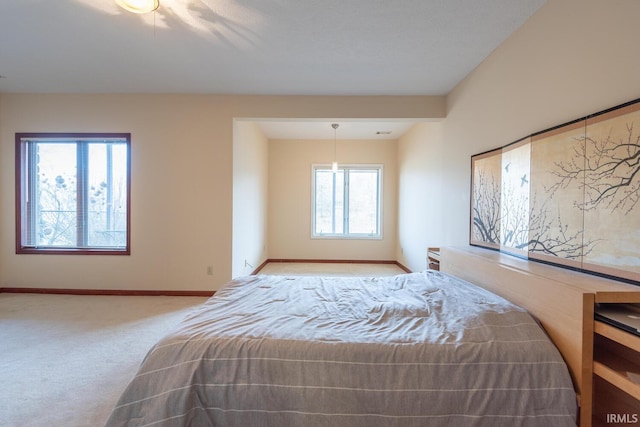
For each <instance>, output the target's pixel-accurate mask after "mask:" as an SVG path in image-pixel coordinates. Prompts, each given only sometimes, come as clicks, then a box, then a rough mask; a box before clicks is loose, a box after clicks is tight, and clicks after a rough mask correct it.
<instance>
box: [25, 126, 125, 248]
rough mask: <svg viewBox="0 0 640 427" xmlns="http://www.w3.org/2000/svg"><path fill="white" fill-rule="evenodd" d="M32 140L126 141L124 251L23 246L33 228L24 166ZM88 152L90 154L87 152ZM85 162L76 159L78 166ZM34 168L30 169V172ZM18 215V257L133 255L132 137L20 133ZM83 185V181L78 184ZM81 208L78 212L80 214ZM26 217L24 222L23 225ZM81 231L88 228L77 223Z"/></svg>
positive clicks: (101, 134) (92, 134)
mask: <svg viewBox="0 0 640 427" xmlns="http://www.w3.org/2000/svg"><path fill="white" fill-rule="evenodd" d="M29 139H44V140H46V139H51V140H53V139H62V140H69V141H73V140H75V141H76V142H80V141H82V140H99V139H123V140H124V141H125V144H126V153H127V161H126V165H125V170H126V176H127V177H126V178H127V179H126V192H127V198H126V209H127V213H126V220H125V224H126V225H125V226H126V238H125V246H124V247H113V248H111V247H98V246H94V247H91V246H87V247H84V246H69V247H55V246H33V245H26V244H23V243H24V242H23V237H24V235H25V233H24V230H25V228H28V227H29V222H30V221H29V219H28V218H27V215H29V214H30V212H29V211H28V209H27V208H26V206H25V205H24V203H23V202H24V199H25V197H26V196H27V193H28V192H29V191H30V189H29V188H28V185H27V175H26V174H27V173H28V171H25V170H24V166H25V165H26V163H27V162H28V161H29V160H30V159H28V158H27V157H26V156H27V153H26V145H27V142H28V140H29ZM85 151H86V150H85ZM80 162H81V160H77V159H76V166H77V165H78V164H79V163H80ZM32 166H33V165H29V166H27V168H30V167H32ZM15 174H16V176H15V179H16V182H15V196H16V202H15V215H16V254H51V255H131V133H73V132H60V133H49V132H47V133H40V132H28V133H16V134H15ZM78 181H82V180H80V179H79V180H78ZM82 197H83V195H82V194H78V198H82ZM78 210H79V208H76V211H78ZM23 214H24V219H25V221H23ZM76 228H77V229H82V230H83V231H82V233H84V230H85V229H84V227H79V226H78V223H76Z"/></svg>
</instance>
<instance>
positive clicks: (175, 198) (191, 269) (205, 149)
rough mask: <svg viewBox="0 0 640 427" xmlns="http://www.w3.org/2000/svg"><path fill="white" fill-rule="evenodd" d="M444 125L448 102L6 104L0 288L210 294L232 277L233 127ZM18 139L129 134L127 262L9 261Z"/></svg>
mask: <svg viewBox="0 0 640 427" xmlns="http://www.w3.org/2000/svg"><path fill="white" fill-rule="evenodd" d="M443 115H444V98H443V97H422V96H416V97H323V96H320V97H305V96H280V97H278V96H216V95H115V94H113V95H109V94H107V95H64V94H46V95H35V94H2V95H0V123H2V128H0V203H1V206H2V208H1V209H2V216H1V217H0V239H1V240H0V265H2V269H1V270H0V287H38V288H46V287H51V288H91V289H138V290H163V289H170V290H210V289H217V288H219V287H220V286H221V285H222V284H223V283H224V282H226V281H227V280H229V279H230V278H231V276H232V239H233V120H234V118H242V119H246V118H262V117H264V118H312V119H313V118H327V117H344V118H409V119H411V118H425V117H426V118H428V117H443ZM16 132H131V134H132V148H131V156H132V191H131V193H132V206H131V220H132V224H131V245H132V247H131V256H74V255H66V256H63V255H16V254H15V214H14V212H15V210H14V185H15V183H14V135H15V133H16ZM240 259H241V260H242V261H243V260H244V259H243V258H240ZM207 266H212V267H213V275H207Z"/></svg>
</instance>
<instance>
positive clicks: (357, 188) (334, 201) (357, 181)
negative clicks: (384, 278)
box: [312, 165, 382, 239]
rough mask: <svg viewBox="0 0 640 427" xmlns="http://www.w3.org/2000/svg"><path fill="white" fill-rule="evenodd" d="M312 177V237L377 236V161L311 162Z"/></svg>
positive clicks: (379, 180) (379, 191)
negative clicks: (372, 162) (336, 164)
mask: <svg viewBox="0 0 640 427" xmlns="http://www.w3.org/2000/svg"><path fill="white" fill-rule="evenodd" d="M312 181H313V183H312V186H313V209H312V211H313V221H312V222H313V230H312V236H313V237H318V238H320V237H330V238H362V239H379V238H381V232H380V227H381V202H382V166H381V165H353V166H349V165H344V166H341V167H339V168H338V170H337V171H335V172H334V171H333V170H332V169H331V166H326V165H313V179H312Z"/></svg>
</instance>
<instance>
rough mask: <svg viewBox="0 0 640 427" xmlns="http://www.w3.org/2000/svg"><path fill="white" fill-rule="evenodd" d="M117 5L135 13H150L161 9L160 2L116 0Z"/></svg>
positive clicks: (152, 0)
mask: <svg viewBox="0 0 640 427" xmlns="http://www.w3.org/2000/svg"><path fill="white" fill-rule="evenodd" d="M116 3H118V6H120V7H121V8H123V9H124V10H128V11H129V12H133V13H149V12H153V11H155V10H156V9H158V7H160V0H116Z"/></svg>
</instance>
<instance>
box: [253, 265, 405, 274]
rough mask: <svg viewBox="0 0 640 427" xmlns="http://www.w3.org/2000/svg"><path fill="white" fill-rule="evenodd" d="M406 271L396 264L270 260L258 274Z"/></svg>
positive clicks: (382, 272)
mask: <svg viewBox="0 0 640 427" xmlns="http://www.w3.org/2000/svg"><path fill="white" fill-rule="evenodd" d="M403 273H405V271H404V270H403V269H401V268H400V267H398V266H397V265H396V264H366V263H362V264H359V263H325V262H318V263H309V262H270V263H269V264H267V265H265V266H264V268H263V269H262V270H260V271H259V272H258V274H275V275H289V276H365V277H372V276H375V277H380V276H395V275H396V274H403Z"/></svg>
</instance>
